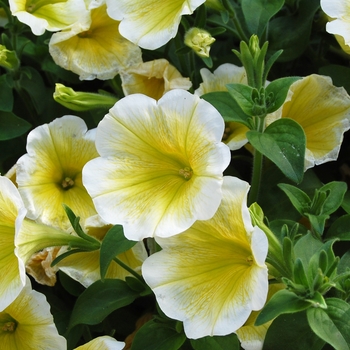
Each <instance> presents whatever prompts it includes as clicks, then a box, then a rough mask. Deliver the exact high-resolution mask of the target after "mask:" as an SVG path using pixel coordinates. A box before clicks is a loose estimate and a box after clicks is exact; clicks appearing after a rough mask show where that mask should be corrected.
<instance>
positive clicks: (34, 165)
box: [16, 116, 98, 229]
mask: <svg viewBox="0 0 350 350" xmlns="http://www.w3.org/2000/svg"><path fill="white" fill-rule="evenodd" d="M95 131H96V129H94V130H90V131H88V130H87V126H86V124H85V122H84V121H83V120H82V119H81V118H78V117H75V116H64V117H62V118H57V119H55V120H54V121H53V122H51V123H49V124H44V125H41V126H39V127H37V128H36V129H34V130H32V131H31V132H30V133H29V135H28V141H27V152H28V153H27V154H25V155H23V156H22V157H21V158H20V159H19V160H18V162H17V177H16V181H17V183H18V189H19V192H20V194H21V195H22V198H23V201H24V203H25V205H26V208H27V209H28V217H29V218H30V219H33V220H36V219H38V220H40V222H42V223H44V224H47V225H52V226H55V227H59V228H62V229H65V228H67V227H69V226H70V224H69V221H68V218H67V216H66V213H65V211H64V209H63V207H62V203H64V204H66V205H68V206H69V207H70V208H71V209H72V210H73V211H74V212H75V213H76V214H77V215H78V216H80V217H81V219H82V220H84V219H86V218H88V217H89V216H92V215H95V214H96V211H95V208H94V205H93V203H92V200H91V198H90V196H89V195H88V193H87V191H86V189H85V187H84V186H83V184H82V169H83V166H84V165H85V164H86V162H87V161H89V160H91V159H93V158H95V157H97V156H98V153H97V151H96V148H95Z"/></svg>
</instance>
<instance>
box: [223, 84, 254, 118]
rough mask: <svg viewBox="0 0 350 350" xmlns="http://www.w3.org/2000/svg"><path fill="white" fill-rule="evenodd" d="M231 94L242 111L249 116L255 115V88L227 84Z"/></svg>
mask: <svg viewBox="0 0 350 350" xmlns="http://www.w3.org/2000/svg"><path fill="white" fill-rule="evenodd" d="M226 87H227V90H228V92H229V94H230V95H231V96H232V98H233V99H234V100H235V101H236V102H237V103H238V105H239V107H240V108H241V109H242V111H243V112H244V113H245V114H247V115H249V116H252V115H253V106H254V101H253V100H252V94H253V90H254V89H253V88H252V87H251V86H248V85H244V84H239V83H237V84H227V85H226Z"/></svg>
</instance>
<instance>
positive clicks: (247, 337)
mask: <svg viewBox="0 0 350 350" xmlns="http://www.w3.org/2000/svg"><path fill="white" fill-rule="evenodd" d="M285 287H286V286H285V284H284V283H271V284H270V285H269V291H268V294H267V299H266V302H268V301H269V300H270V299H271V297H272V296H273V295H274V294H275V293H277V292H278V291H279V290H281V289H284V288H285ZM259 313H260V311H252V313H251V314H250V316H249V318H248V319H247V321H246V322H245V324H244V325H243V326H242V327H241V328H239V329H238V330H237V331H236V334H237V336H238V339H239V341H240V342H241V347H242V348H243V349H244V350H261V349H262V348H263V345H264V340H265V336H266V333H267V330H268V329H269V327H270V325H271V323H272V322H273V321H272V320H271V321H269V322H266V323H264V324H262V325H260V326H254V323H255V321H256V319H257V318H258V315H259Z"/></svg>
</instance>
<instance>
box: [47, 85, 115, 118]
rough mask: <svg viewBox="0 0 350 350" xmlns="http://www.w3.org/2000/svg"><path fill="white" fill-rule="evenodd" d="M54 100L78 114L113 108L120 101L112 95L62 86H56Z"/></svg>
mask: <svg viewBox="0 0 350 350" xmlns="http://www.w3.org/2000/svg"><path fill="white" fill-rule="evenodd" d="M53 98H54V100H55V101H56V102H58V103H59V104H61V105H62V106H64V107H66V108H69V109H71V110H73V111H78V112H82V111H89V110H91V109H96V108H111V107H112V106H113V105H114V104H115V103H116V102H117V101H118V99H117V98H116V97H115V96H113V95H111V94H107V93H106V94H101V93H92V92H81V91H74V90H73V89H72V88H70V87H66V86H64V85H62V84H56V89H55V92H54V94H53Z"/></svg>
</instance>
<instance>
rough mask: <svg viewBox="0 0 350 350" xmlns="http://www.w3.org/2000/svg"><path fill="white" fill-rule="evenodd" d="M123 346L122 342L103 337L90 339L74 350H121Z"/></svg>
mask: <svg viewBox="0 0 350 350" xmlns="http://www.w3.org/2000/svg"><path fill="white" fill-rule="evenodd" d="M124 345H125V343H124V342H121V341H118V340H115V339H114V338H112V337H109V336H107V335H105V336H101V337H97V338H95V339H92V340H91V341H89V342H88V343H86V344H84V345H81V346H78V347H77V348H75V350H122V349H124Z"/></svg>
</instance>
